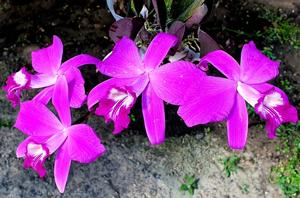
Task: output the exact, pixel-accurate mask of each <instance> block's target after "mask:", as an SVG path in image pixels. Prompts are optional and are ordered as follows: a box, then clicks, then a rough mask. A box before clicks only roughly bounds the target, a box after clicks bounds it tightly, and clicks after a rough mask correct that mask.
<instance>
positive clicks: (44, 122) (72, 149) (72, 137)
mask: <svg viewBox="0 0 300 198" xmlns="http://www.w3.org/2000/svg"><path fill="white" fill-rule="evenodd" d="M67 83H68V82H67V79H66V77H65V76H60V77H58V79H57V82H56V84H55V86H54V87H53V93H54V94H53V98H52V102H53V105H54V107H55V109H56V111H57V113H58V116H59V118H60V120H59V119H57V117H56V116H55V115H54V114H53V113H52V112H51V111H50V110H49V109H48V108H47V107H46V106H45V105H43V104H42V103H40V102H38V101H35V100H33V101H28V102H24V103H21V107H20V112H19V115H18V118H17V121H16V124H15V127H16V128H18V129H19V130H21V131H22V132H23V133H24V134H26V135H28V136H29V137H28V138H26V139H25V140H24V141H23V142H22V143H21V144H20V145H19V146H18V148H17V152H16V154H17V157H19V158H24V168H32V169H33V170H34V171H36V172H37V173H38V174H39V176H40V177H44V176H45V174H46V169H45V167H44V163H45V160H46V159H47V158H48V157H49V156H50V155H51V154H53V153H54V152H56V151H57V154H56V157H55V164H54V177H55V183H56V185H57V187H58V189H59V191H60V192H61V193H62V192H64V189H65V186H66V182H67V178H68V174H69V169H70V166H71V161H72V160H74V161H77V162H80V163H90V162H92V161H94V160H96V159H97V158H98V157H99V156H100V155H102V154H103V153H104V152H105V148H104V146H103V145H102V144H101V143H100V139H99V138H98V137H97V136H96V134H95V132H94V131H93V129H92V128H91V127H89V126H88V125H86V124H77V125H71V113H70V107H69V100H68V84H67Z"/></svg>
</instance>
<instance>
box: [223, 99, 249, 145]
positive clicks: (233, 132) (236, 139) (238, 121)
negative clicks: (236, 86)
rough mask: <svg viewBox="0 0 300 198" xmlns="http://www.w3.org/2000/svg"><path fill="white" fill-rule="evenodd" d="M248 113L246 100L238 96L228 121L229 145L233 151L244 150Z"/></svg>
mask: <svg viewBox="0 0 300 198" xmlns="http://www.w3.org/2000/svg"><path fill="white" fill-rule="evenodd" d="M247 134H248V112H247V107H246V102H245V100H244V99H243V98H242V97H241V96H240V95H239V94H236V98H235V103H234V105H233V108H232V110H231V112H230V114H229V117H228V120H227V137H228V144H229V146H230V148H232V149H243V148H244V147H245V145H246V142H247Z"/></svg>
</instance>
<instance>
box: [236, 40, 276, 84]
mask: <svg viewBox="0 0 300 198" xmlns="http://www.w3.org/2000/svg"><path fill="white" fill-rule="evenodd" d="M279 65H280V62H279V61H273V60H271V59H269V58H268V57H267V56H265V55H264V54H263V53H262V52H261V51H259V50H258V49H257V48H256V46H255V44H254V42H253V41H251V42H250V43H248V44H245V45H244V47H243V49H242V54H241V80H242V81H243V82H246V83H248V84H259V83H264V82H267V81H269V80H271V79H273V78H275V77H276V76H277V75H278V73H279Z"/></svg>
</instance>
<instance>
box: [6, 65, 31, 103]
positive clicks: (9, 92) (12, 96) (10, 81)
mask: <svg viewBox="0 0 300 198" xmlns="http://www.w3.org/2000/svg"><path fill="white" fill-rule="evenodd" d="M26 89H30V74H29V73H28V72H27V71H26V68H25V67H23V68H22V69H21V70H20V71H18V72H16V73H13V74H12V75H10V76H9V77H8V78H7V81H6V86H4V87H3V90H4V91H5V92H6V97H7V99H8V100H9V101H11V104H12V106H13V107H14V108H15V107H16V106H17V105H18V104H19V103H20V97H21V92H22V90H26Z"/></svg>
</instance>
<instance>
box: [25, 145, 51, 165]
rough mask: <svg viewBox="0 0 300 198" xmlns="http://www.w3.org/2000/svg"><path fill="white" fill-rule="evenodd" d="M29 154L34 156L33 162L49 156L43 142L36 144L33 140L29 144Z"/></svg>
mask: <svg viewBox="0 0 300 198" xmlns="http://www.w3.org/2000/svg"><path fill="white" fill-rule="evenodd" d="M27 154H28V155H29V156H31V157H33V163H37V162H38V161H44V160H45V159H46V157H47V156H48V153H47V150H46V149H45V148H44V147H43V145H41V144H35V143H33V142H31V143H29V144H28V145H27Z"/></svg>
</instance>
